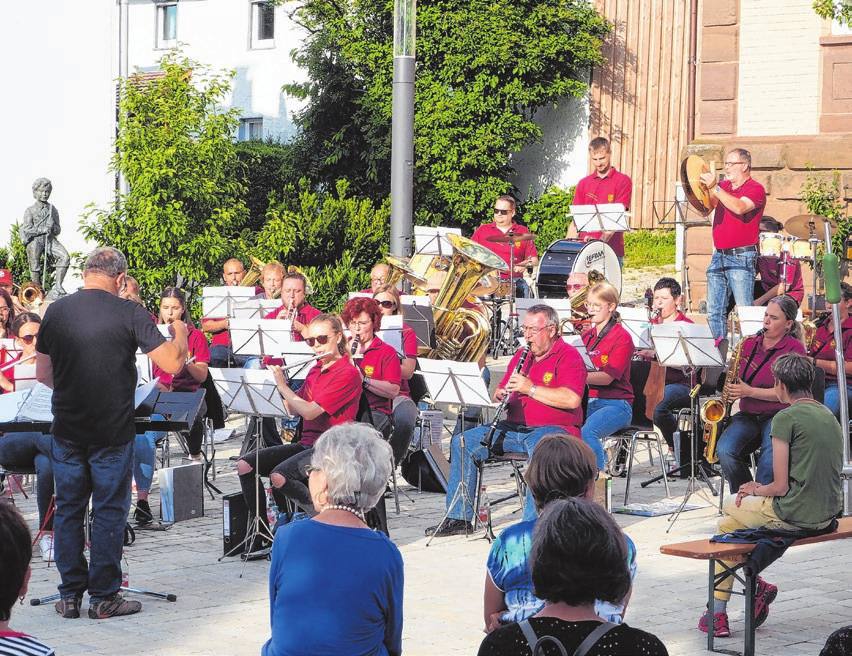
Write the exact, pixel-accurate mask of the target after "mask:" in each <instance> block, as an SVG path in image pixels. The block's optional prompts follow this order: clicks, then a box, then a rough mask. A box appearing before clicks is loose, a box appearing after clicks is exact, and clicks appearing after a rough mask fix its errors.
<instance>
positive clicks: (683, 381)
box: [652, 310, 695, 386]
mask: <svg viewBox="0 0 852 656" xmlns="http://www.w3.org/2000/svg"><path fill="white" fill-rule="evenodd" d="M674 320H675V321H685V322H686V323H695V322H694V321H693V320H692V319H690V318H689V317H687V316H686V315H685V314H684V313H683V312H682V311H681V310H678V311H677V316H676V317H675V319H674ZM652 323H654V325H658V326H659V325H660V324H662V323H663V318H662V317H657V318H656V319H654V321H653V322H652ZM666 385H687V386H688V385H689V376H687V375H686V374H685V373H683V367H666Z"/></svg>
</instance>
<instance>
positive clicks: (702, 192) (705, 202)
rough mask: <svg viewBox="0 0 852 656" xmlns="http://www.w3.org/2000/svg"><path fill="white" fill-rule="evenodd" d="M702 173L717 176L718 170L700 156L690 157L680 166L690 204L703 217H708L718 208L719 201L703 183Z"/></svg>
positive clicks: (681, 178) (682, 180) (682, 182)
mask: <svg viewBox="0 0 852 656" xmlns="http://www.w3.org/2000/svg"><path fill="white" fill-rule="evenodd" d="M702 173H713V174H714V175H715V174H716V169H715V166H714V165H713V163H712V162H711V163H710V166H707V162H705V161H704V158H703V157H701V156H700V155H690V156H689V157H687V158H686V159H685V160H683V162H682V163H681V165H680V182H681V184H682V185H683V191H684V192H685V193H686V198H687V200H688V201H689V204H690V205H692V208H693V209H694V210H695V211H696V212H698V213H699V214H700V215H701V216H707V215H708V214H710V212H712V211H713V209H714V208H715V207H716V204H717V203H718V200H717V199H716V197H715V196H714V195H713V194H711V193H710V190H709V189H707V186H706V185H705V184H704V183H703V182H701V174H702Z"/></svg>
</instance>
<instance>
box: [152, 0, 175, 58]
mask: <svg viewBox="0 0 852 656" xmlns="http://www.w3.org/2000/svg"><path fill="white" fill-rule="evenodd" d="M175 46H177V5H176V4H160V5H158V6H157V47H158V48H174V47H175Z"/></svg>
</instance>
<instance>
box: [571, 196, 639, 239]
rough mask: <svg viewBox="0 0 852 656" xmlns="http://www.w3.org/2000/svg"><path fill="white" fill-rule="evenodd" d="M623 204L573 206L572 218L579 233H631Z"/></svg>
mask: <svg viewBox="0 0 852 656" xmlns="http://www.w3.org/2000/svg"><path fill="white" fill-rule="evenodd" d="M626 209H627V208H625V207H624V205H623V204H622V203H601V204H599V205H572V206H571V216H573V217H574V222H575V223H576V224H577V232H578V233H579V232H630V224H629V223H628V221H627V212H626Z"/></svg>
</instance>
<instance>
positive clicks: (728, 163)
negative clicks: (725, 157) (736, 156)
mask: <svg viewBox="0 0 852 656" xmlns="http://www.w3.org/2000/svg"><path fill="white" fill-rule="evenodd" d="M735 164H745V162H725V168H728V167H729V166H734V165H735Z"/></svg>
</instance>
